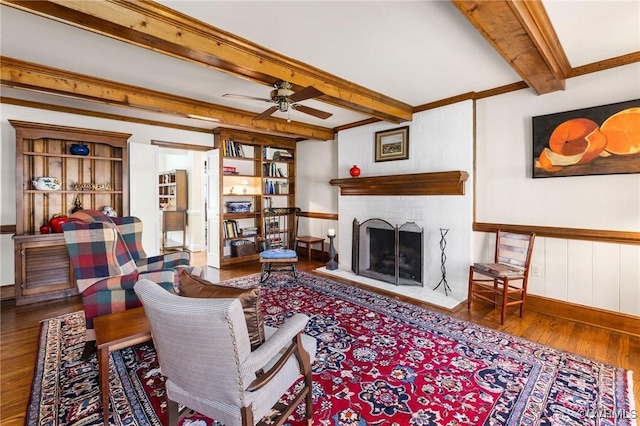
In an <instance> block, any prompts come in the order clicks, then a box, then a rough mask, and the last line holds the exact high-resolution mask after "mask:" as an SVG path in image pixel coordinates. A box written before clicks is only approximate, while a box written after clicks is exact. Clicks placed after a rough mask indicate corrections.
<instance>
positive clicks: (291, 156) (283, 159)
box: [214, 128, 296, 267]
mask: <svg viewBox="0 0 640 426" xmlns="http://www.w3.org/2000/svg"><path fill="white" fill-rule="evenodd" d="M214 135H215V142H214V144H215V145H214V147H215V148H216V149H218V150H219V154H220V155H219V164H217V165H215V172H214V173H215V174H216V176H218V178H219V179H218V183H219V187H218V194H219V197H218V198H219V200H218V201H219V217H220V220H219V224H218V226H219V237H220V238H219V239H220V247H219V256H220V259H219V262H214V263H219V265H220V267H224V266H228V265H233V264H236V263H242V262H247V261H252V260H257V259H258V256H259V255H258V252H259V249H260V243H261V241H263V238H264V230H263V217H262V209H263V208H264V207H270V206H273V207H293V206H295V170H296V167H295V155H296V146H295V143H296V141H295V139H290V138H284V137H278V136H270V135H264V134H258V133H250V132H243V131H238V130H233V129H224V128H217V129H215V131H214Z"/></svg>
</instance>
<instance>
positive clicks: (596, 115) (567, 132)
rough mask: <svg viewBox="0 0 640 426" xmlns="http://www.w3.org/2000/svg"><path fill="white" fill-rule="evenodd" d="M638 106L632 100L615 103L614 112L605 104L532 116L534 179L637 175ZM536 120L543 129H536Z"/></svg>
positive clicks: (639, 142) (639, 155)
mask: <svg viewBox="0 0 640 426" xmlns="http://www.w3.org/2000/svg"><path fill="white" fill-rule="evenodd" d="M618 105H619V106H618ZM639 105H640V101H638V100H636V101H629V102H626V103H621V104H616V106H617V107H618V109H616V108H612V106H613V105H608V106H603V107H594V108H587V109H584V110H577V111H569V112H567V113H558V114H551V115H549V116H541V117H534V150H536V151H537V153H538V157H537V158H535V157H534V177H537V176H536V174H538V176H580V175H585V174H609V173H640V106H639ZM625 106H630V107H627V108H625ZM621 108H622V109H621ZM547 117H550V119H549V121H548V122H546V123H544V120H545V119H547ZM536 119H538V120H542V121H543V124H544V125H545V126H546V127H543V129H544V130H542V131H540V130H536V128H535V127H536V126H535V124H536ZM536 131H538V138H537V139H536ZM542 137H544V139H541V138H542ZM536 143H537V144H538V145H537V148H536ZM542 144H544V146H542ZM545 173H546V174H545Z"/></svg>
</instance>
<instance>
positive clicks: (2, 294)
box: [0, 284, 16, 300]
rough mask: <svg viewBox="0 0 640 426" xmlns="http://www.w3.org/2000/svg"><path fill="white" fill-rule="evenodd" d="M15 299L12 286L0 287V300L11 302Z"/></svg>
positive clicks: (14, 291)
mask: <svg viewBox="0 0 640 426" xmlns="http://www.w3.org/2000/svg"><path fill="white" fill-rule="evenodd" d="M15 298H16V289H15V287H14V286H13V284H12V285H3V286H2V287H0V300H11V299H15Z"/></svg>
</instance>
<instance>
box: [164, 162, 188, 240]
mask: <svg viewBox="0 0 640 426" xmlns="http://www.w3.org/2000/svg"><path fill="white" fill-rule="evenodd" d="M187 193H188V186H187V171H186V170H170V171H167V172H162V173H160V174H159V175H158V197H159V204H160V208H161V209H162V250H163V251H165V250H176V249H180V250H185V249H186V235H187V209H188V198H187ZM169 232H182V245H173V246H169V245H168V244H167V243H168V236H169Z"/></svg>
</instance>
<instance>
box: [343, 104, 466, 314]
mask: <svg viewBox="0 0 640 426" xmlns="http://www.w3.org/2000/svg"><path fill="white" fill-rule="evenodd" d="M473 123H474V103H473V101H462V102H458V103H454V104H449V105H445V106H442V107H438V108H433V109H427V110H425V111H420V112H417V113H415V114H413V117H412V120H411V123H410V124H409V126H410V129H409V158H408V159H406V160H399V161H383V162H376V161H374V160H375V143H374V134H375V132H377V131H381V130H389V129H392V128H393V127H394V124H392V123H385V122H377V123H371V124H367V125H364V126H356V127H352V128H348V129H344V130H340V131H339V132H338V134H337V144H336V147H337V153H336V155H337V166H336V170H337V175H338V177H339V179H334V180H333V181H332V184H333V185H335V186H336V187H339V191H338V192H339V193H338V194H337V211H338V225H337V227H336V228H337V230H336V231H337V232H336V234H337V236H336V239H335V244H336V250H337V252H338V259H339V268H338V270H336V271H334V272H337V273H340V274H342V275H341V277H344V278H346V279H349V280H354V281H358V282H363V283H364V284H367V285H370V286H374V287H378V288H380V289H383V290H385V291H389V292H391V293H394V294H399V295H405V296H408V297H411V298H413V299H417V300H420V301H424V302H426V303H432V304H435V305H438V306H442V307H445V308H453V307H455V306H457V305H458V304H459V303H460V302H462V301H464V300H465V299H466V297H467V281H468V273H469V264H470V262H471V249H472V244H473V243H472V232H473V231H472V223H473V211H474V201H473V176H469V175H467V173H468V172H470V171H472V170H473V168H474V166H473V158H474V149H473V146H474V144H473V140H474V131H475V129H474V125H473ZM396 126H397V125H396ZM354 164H357V165H358V167H359V168H360V169H361V171H362V173H361V175H360V176H359V177H357V178H351V177H350V176H349V169H350V168H351V167H353V165H354ZM465 171H466V172H465ZM424 172H428V173H424ZM390 176H392V177H393V179H390V178H389V177H390ZM372 217H374V218H379V219H382V220H385V221H387V222H389V223H391V224H404V223H407V222H414V223H415V224H416V226H418V227H420V228H422V229H423V230H424V232H423V235H422V243H423V248H424V254H423V262H424V264H423V269H422V282H423V286H422V287H421V286H396V285H395V284H391V283H388V282H384V281H379V280H375V279H372V278H369V277H362V276H358V275H355V274H354V273H353V272H352V270H351V267H352V261H351V252H352V243H353V241H352V238H353V237H352V223H353V220H354V219H357V218H359V219H360V220H365V219H366V218H372ZM440 228H447V229H449V232H448V233H447V237H446V242H447V246H446V257H447V260H446V271H447V282H448V284H449V286H450V287H451V289H452V291H451V292H449V295H448V296H446V295H445V293H444V291H443V289H442V286H440V288H439V289H438V290H436V291H434V290H433V288H434V287H435V286H437V285H438V283H439V282H440V280H441V279H442V271H441V268H440V258H441V252H440ZM365 281H366V282H365Z"/></svg>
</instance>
